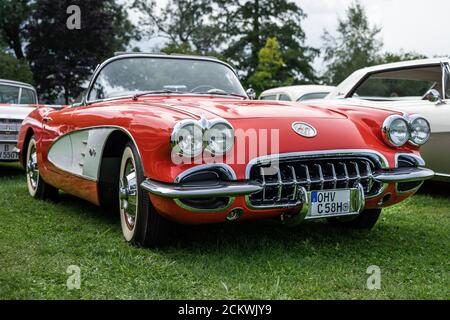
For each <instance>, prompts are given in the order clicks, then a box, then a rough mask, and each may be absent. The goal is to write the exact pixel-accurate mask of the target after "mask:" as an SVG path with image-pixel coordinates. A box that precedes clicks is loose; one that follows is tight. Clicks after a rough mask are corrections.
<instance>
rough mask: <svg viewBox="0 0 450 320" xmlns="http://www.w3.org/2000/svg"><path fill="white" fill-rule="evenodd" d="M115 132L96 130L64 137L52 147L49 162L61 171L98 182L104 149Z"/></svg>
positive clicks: (105, 129) (109, 129)
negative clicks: (107, 140)
mask: <svg viewBox="0 0 450 320" xmlns="http://www.w3.org/2000/svg"><path fill="white" fill-rule="evenodd" d="M114 130H115V129H114V128H94V129H85V130H80V131H75V132H73V133H69V134H67V135H64V136H62V137H61V138H59V139H58V140H56V142H54V143H53V145H52V146H51V147H50V150H49V152H48V160H49V161H50V162H51V163H52V164H53V165H55V166H56V167H57V168H58V169H60V170H63V171H66V172H68V173H71V174H73V175H77V176H80V177H82V178H86V179H89V180H94V181H97V180H98V175H99V169H100V162H101V158H102V154H103V148H104V146H105V143H106V139H107V138H108V137H109V135H110V134H111V133H112V132H113V131H114Z"/></svg>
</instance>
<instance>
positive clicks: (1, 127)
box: [0, 119, 22, 142]
mask: <svg viewBox="0 0 450 320" xmlns="http://www.w3.org/2000/svg"><path fill="white" fill-rule="evenodd" d="M21 126H22V120H16V119H0V141H2V142H17V139H18V136H19V131H20V127H21Z"/></svg>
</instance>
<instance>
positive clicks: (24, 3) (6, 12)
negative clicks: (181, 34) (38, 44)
mask: <svg viewBox="0 0 450 320" xmlns="http://www.w3.org/2000/svg"><path fill="white" fill-rule="evenodd" d="M31 3H32V1H31V0H0V38H2V39H3V41H4V42H5V43H6V44H7V46H8V48H9V49H10V50H12V51H13V52H14V54H15V55H16V58H17V59H23V58H24V57H25V55H24V53H23V46H24V31H25V26H26V22H27V21H28V19H29V16H30V13H31Z"/></svg>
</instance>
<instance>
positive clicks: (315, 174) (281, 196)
mask: <svg viewBox="0 0 450 320" xmlns="http://www.w3.org/2000/svg"><path fill="white" fill-rule="evenodd" d="M268 165H269V164H262V163H258V164H255V165H254V166H253V167H252V168H251V170H250V179H251V180H257V181H259V182H260V183H261V185H262V186H263V190H262V191H261V192H259V193H256V194H253V195H251V196H249V200H250V204H251V205H252V206H253V207H264V208H271V207H275V208H276V207H283V208H286V207H295V206H299V205H300V204H302V203H303V199H302V197H301V194H300V192H299V190H300V189H301V188H302V187H303V188H305V189H306V190H307V191H320V190H328V189H348V188H354V187H356V186H357V185H358V184H361V185H362V186H363V189H364V193H365V195H366V196H370V195H374V194H376V193H377V192H379V190H380V189H381V188H382V184H381V183H379V182H376V181H375V180H374V179H373V172H374V170H375V169H378V167H377V166H376V165H375V164H374V162H372V161H371V160H369V159H366V158H349V159H326V158H325V159H320V158H319V159H294V160H292V159H290V160H280V162H279V164H278V166H276V167H275V166H272V167H271V171H270V172H267V171H268V170H266V169H267V168H268ZM273 169H275V171H273Z"/></svg>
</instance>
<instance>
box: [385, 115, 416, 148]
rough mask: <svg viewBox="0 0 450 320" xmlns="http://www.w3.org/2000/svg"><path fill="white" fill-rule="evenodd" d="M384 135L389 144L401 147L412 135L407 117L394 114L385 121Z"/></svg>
mask: <svg viewBox="0 0 450 320" xmlns="http://www.w3.org/2000/svg"><path fill="white" fill-rule="evenodd" d="M382 131H383V137H384V140H385V141H386V143H387V144H389V145H391V146H393V147H401V146H402V145H404V144H405V143H406V142H408V140H409V137H410V132H409V124H408V122H407V121H406V119H405V118H403V117H402V116H399V115H392V116H389V117H387V118H386V120H384V123H383V129H382Z"/></svg>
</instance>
